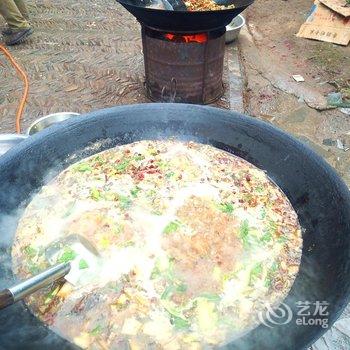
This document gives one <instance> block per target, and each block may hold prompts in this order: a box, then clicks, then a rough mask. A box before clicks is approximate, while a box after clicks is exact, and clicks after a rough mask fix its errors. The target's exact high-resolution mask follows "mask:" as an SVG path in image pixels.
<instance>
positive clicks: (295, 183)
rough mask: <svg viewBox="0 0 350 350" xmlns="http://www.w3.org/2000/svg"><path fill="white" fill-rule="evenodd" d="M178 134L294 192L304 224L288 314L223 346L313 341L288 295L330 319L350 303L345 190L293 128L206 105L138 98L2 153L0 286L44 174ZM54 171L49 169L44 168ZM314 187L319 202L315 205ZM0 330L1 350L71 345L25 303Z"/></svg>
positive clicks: (317, 332)
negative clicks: (284, 320)
mask: <svg viewBox="0 0 350 350" xmlns="http://www.w3.org/2000/svg"><path fill="white" fill-rule="evenodd" d="M174 135H175V137H176V138H179V139H182V140H193V141H197V142H202V143H209V144H212V145H213V146H215V147H217V148H221V149H224V150H226V151H230V150H231V151H234V154H236V155H238V156H240V157H242V158H244V159H246V160H247V161H249V162H251V163H253V164H254V165H256V166H258V167H259V168H262V169H264V170H266V171H267V174H268V175H269V176H270V178H271V179H272V180H273V181H275V182H276V183H277V184H278V185H279V186H280V187H281V189H282V190H283V191H284V193H285V194H286V195H287V197H288V198H289V199H290V201H291V203H292V205H293V207H294V208H295V210H296V211H297V213H298V216H299V220H300V223H301V226H302V227H303V228H305V232H304V233H303V238H304V247H303V255H302V262H301V269H300V272H299V274H298V276H297V278H296V281H295V283H294V285H293V287H292V289H291V291H290V293H289V295H288V296H287V298H286V299H285V301H284V302H285V303H286V304H287V305H289V306H290V308H291V310H292V312H293V318H292V320H291V322H289V323H288V324H284V325H279V326H276V327H274V328H268V327H266V326H263V325H260V326H259V327H257V328H256V329H254V330H252V331H251V332H249V333H247V334H246V335H244V336H243V337H242V338H240V339H238V340H237V341H234V342H232V343H230V344H229V345H227V348H231V347H232V348H236V347H237V346H238V348H240V349H241V348H244V349H254V348H256V346H258V347H259V348H260V349H271V348H278V349H298V348H305V347H307V346H309V345H311V344H312V343H313V342H314V341H316V340H317V339H318V338H319V337H320V336H321V335H322V334H323V333H324V332H325V331H326V330H327V329H323V328H322V327H320V326H296V324H295V318H296V312H297V309H296V306H295V304H294V302H295V301H297V300H300V301H306V300H309V301H317V300H319V301H323V300H326V301H328V302H330V305H329V307H328V311H329V317H328V320H329V326H330V325H331V324H332V323H334V321H335V320H336V319H337V318H338V317H339V315H340V313H341V312H342V310H343V309H344V307H345V306H346V304H347V302H348V301H349V294H350V217H349V216H350V215H349V213H350V194H349V190H348V188H347V186H346V185H345V184H344V183H343V181H342V180H341V179H340V178H339V176H338V175H337V174H336V173H335V171H334V170H333V169H332V168H331V167H330V166H329V165H328V164H327V163H326V162H325V161H324V160H323V159H322V158H321V157H320V156H318V155H317V154H316V153H315V152H313V151H312V150H311V149H310V148H309V147H307V146H305V145H304V144H302V143H301V142H299V141H297V140H296V139H294V138H293V137H291V136H290V135H288V134H286V133H284V132H282V131H281V130H279V129H277V128H276V127H274V126H272V125H270V124H267V123H265V122H262V121H259V120H256V119H253V118H251V117H247V116H244V115H241V114H238V113H234V112H230V111H225V110H220V109H216V108H213V107H208V106H196V105H185V104H141V105H131V106H118V107H113V108H109V109H104V110H98V111H95V112H92V113H89V114H86V115H82V116H77V117H76V118H74V119H72V120H68V121H64V122H62V123H60V124H57V125H54V126H52V127H50V128H49V129H46V130H44V131H43V132H40V133H38V134H36V135H34V136H32V137H30V138H28V139H27V140H24V141H23V142H22V143H20V144H19V145H18V146H16V147H15V148H13V149H12V150H10V151H9V152H8V153H6V154H5V155H3V156H2V157H0V210H1V211H0V287H1V288H4V287H8V286H9V285H11V284H12V283H13V281H14V280H13V276H12V272H11V261H10V255H9V254H10V249H9V248H10V247H11V244H12V242H11V241H12V239H13V236H14V233H15V230H16V224H17V221H18V218H20V216H21V214H22V211H21V210H19V211H17V209H18V208H19V207H20V204H21V203H22V204H23V203H24V202H25V204H28V201H29V199H30V195H32V194H33V193H34V191H35V190H38V189H40V187H41V186H42V185H43V183H44V179H45V180H46V181H47V180H48V179H51V178H53V177H54V176H55V175H57V174H58V173H59V172H61V171H62V170H63V169H64V168H65V167H67V166H69V165H70V164H72V163H74V162H76V161H78V160H80V159H82V158H85V157H88V156H90V155H92V154H94V153H97V152H100V151H102V150H104V149H108V148H110V147H113V146H115V145H116V144H123V143H131V142H134V141H137V140H140V139H162V138H168V137H171V136H174ZM99 140H103V142H101V143H100V147H96V145H95V146H94V145H93V143H94V142H96V141H99ZM79 145H80V146H79ZM86 146H88V147H87V148H84V147H86ZM291 163H292V165H291ZM291 166H293V167H292V168H291ZM52 168H54V169H55V171H53V172H52V171H50V172H49V170H50V169H52ZM308 172H309V173H308ZM309 184H314V185H312V186H310V187H308V185H309ZM303 186H304V187H303ZM292 187H293V188H292ZM14 191H16V192H15V193H14ZM315 194H318V195H319V196H321V198H323V199H324V202H322V203H319V202H318V198H314V197H313V195H315ZM23 201H24V202H23ZM323 205H324V206H323ZM14 210H16V211H17V212H16V214H15V215H14ZM332 229H333V230H334V231H332ZM298 298H299V299H298ZM311 318H312V317H311ZM307 319H308V318H307ZM0 334H1V336H0V339H1V342H0V348H1V346H4V349H17V348H18V349H23V348H26V349H28V348H35V349H46V348H47V347H48V346H50V348H51V349H65V348H67V349H68V348H69V349H74V348H76V347H75V346H74V345H73V344H71V343H69V342H68V341H66V340H64V339H63V338H61V337H59V336H58V335H57V334H56V333H54V332H53V331H51V330H49V329H48V328H47V327H46V326H45V325H44V324H43V323H42V322H41V321H39V319H37V318H35V317H34V316H33V315H32V314H31V313H30V312H29V310H28V309H27V307H26V306H25V304H24V303H23V302H20V303H17V304H16V305H13V306H11V307H9V308H7V309H5V310H1V311H0Z"/></svg>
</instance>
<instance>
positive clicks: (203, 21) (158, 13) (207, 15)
mask: <svg viewBox="0 0 350 350" xmlns="http://www.w3.org/2000/svg"><path fill="white" fill-rule="evenodd" d="M117 1H118V2H120V3H121V4H122V5H123V6H124V7H125V8H126V9H127V10H128V11H129V12H130V13H132V14H133V15H134V16H135V17H136V18H137V19H138V21H139V22H140V23H142V24H145V25H147V26H149V27H153V28H155V29H160V30H164V31H169V32H172V31H174V32H187V33H188V32H190V33H195V32H205V31H210V30H214V29H219V28H224V27H225V26H227V25H228V24H229V23H230V22H231V21H232V19H233V18H234V17H236V16H238V15H239V14H240V13H241V12H242V11H243V10H245V9H246V8H247V7H248V6H249V5H251V4H252V3H253V2H254V0H232V1H230V3H232V4H234V5H235V8H234V9H228V10H219V11H193V12H190V11H168V10H159V9H153V8H149V7H147V4H149V2H150V1H149V0H117ZM218 1H219V0H218Z"/></svg>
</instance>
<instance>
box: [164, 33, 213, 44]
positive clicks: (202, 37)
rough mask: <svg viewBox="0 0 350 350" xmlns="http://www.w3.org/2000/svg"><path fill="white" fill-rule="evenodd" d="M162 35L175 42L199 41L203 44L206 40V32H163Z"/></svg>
mask: <svg viewBox="0 0 350 350" xmlns="http://www.w3.org/2000/svg"><path fill="white" fill-rule="evenodd" d="M164 37H165V38H166V39H167V40H169V41H174V42H176V43H200V44H203V43H205V42H207V41H208V35H207V33H200V34H189V35H181V34H171V33H167V34H164Z"/></svg>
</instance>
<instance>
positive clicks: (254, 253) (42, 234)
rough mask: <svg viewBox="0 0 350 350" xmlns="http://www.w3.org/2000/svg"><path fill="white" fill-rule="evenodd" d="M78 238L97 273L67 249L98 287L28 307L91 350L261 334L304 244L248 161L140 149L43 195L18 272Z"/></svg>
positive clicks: (63, 292)
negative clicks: (91, 250)
mask: <svg viewBox="0 0 350 350" xmlns="http://www.w3.org/2000/svg"><path fill="white" fill-rule="evenodd" d="M74 233H79V234H80V235H83V236H85V237H86V238H87V239H88V240H89V241H90V242H92V243H93V244H94V245H95V246H96V247H97V249H98V250H99V251H100V253H101V256H102V259H101V262H100V264H98V265H97V266H89V264H88V262H87V261H85V260H84V259H82V258H81V257H79V256H77V252H74V250H72V249H71V248H70V247H62V252H61V254H59V255H58V257H57V262H63V261H69V260H72V259H74V261H78V262H79V266H80V268H81V269H82V270H84V271H86V275H87V276H92V275H94V276H96V277H95V278H94V279H93V280H92V281H91V283H88V284H85V285H84V287H82V288H77V287H75V286H73V285H70V284H69V283H67V282H66V283H64V282H62V283H58V284H55V285H53V286H52V287H51V288H49V289H47V290H43V291H40V292H38V293H37V294H35V295H33V296H31V297H29V298H28V299H27V300H26V302H27V304H28V306H29V308H30V309H31V310H32V311H33V313H34V314H35V315H36V316H37V317H39V318H40V319H41V320H42V321H43V322H44V323H46V324H48V325H49V326H50V328H51V329H53V330H54V331H56V332H57V333H59V334H60V335H61V336H63V337H65V338H67V339H68V340H70V341H71V342H73V343H75V344H77V345H79V346H81V347H83V348H91V349H129V348H131V349H144V348H147V349H148V348H149V349H161V348H166V349H197V348H202V347H211V346H215V345H217V344H223V343H225V342H227V341H229V340H231V339H233V338H234V337H237V336H239V335H240V334H241V333H242V332H244V331H247V330H249V329H251V328H252V327H254V326H256V325H257V324H258V321H257V317H256V316H257V313H258V311H259V310H262V309H264V307H265V305H264V304H265V303H269V304H273V305H276V304H278V303H279V302H281V300H282V299H283V298H284V297H285V296H286V294H287V293H288V292H289V290H290V288H291V285H292V284H293V282H294V279H295V276H296V274H297V273H298V269H299V264H300V258H301V248H302V238H301V228H300V225H299V222H298V218H297V214H296V213H295V211H294V210H293V208H292V206H291V204H290V203H289V201H288V199H287V197H286V196H285V195H284V194H283V192H282V191H281V190H280V189H279V188H278V187H277V186H276V185H275V184H274V183H273V182H272V181H271V180H269V178H268V177H267V175H266V174H265V172H264V171H262V170H259V169H258V168H256V167H255V166H253V165H252V164H250V163H248V162H247V161H245V160H243V159H241V158H239V157H236V156H233V155H232V154H229V153H227V152H224V151H222V150H218V149H216V148H214V147H212V146H209V145H202V144H198V143H194V142H188V143H182V142H178V141H174V140H166V141H140V142H135V143H133V144H128V145H123V146H118V147H116V148H113V149H110V150H108V151H104V152H101V153H99V154H97V155H94V156H92V157H90V158H87V159H84V160H82V161H80V162H78V163H76V164H74V165H72V166H70V167H69V168H67V169H66V170H65V171H63V172H62V173H61V174H59V175H58V176H57V177H56V178H55V179H54V180H53V181H52V182H51V183H49V184H48V185H47V186H44V187H43V189H42V190H41V192H40V193H39V194H37V195H36V196H35V197H34V199H33V200H32V202H31V203H30V204H29V205H28V207H27V208H26V210H25V213H24V215H23V217H22V219H21V221H20V223H19V226H18V230H17V235H16V241H15V244H14V248H13V252H12V253H13V259H14V270H15V272H16V273H17V274H18V275H19V276H20V277H21V278H25V277H28V276H29V275H31V274H35V273H37V272H39V271H40V270H42V269H45V268H46V267H48V265H49V262H48V261H47V258H46V255H45V249H46V247H47V246H49V245H50V242H53V241H57V239H58V238H60V237H64V236H67V235H70V234H74Z"/></svg>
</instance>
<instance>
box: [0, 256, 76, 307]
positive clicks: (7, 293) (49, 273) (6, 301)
mask: <svg viewBox="0 0 350 350" xmlns="http://www.w3.org/2000/svg"><path fill="white" fill-rule="evenodd" d="M70 268H71V266H70V263H69V262H68V263H62V264H59V265H56V266H54V267H51V268H49V269H48V270H45V271H43V272H41V273H39V274H38V275H36V276H33V277H31V278H29V279H27V280H26V281H23V282H21V283H19V284H16V285H15V286H12V287H10V288H6V289H4V290H2V291H0V309H3V308H5V307H7V306H9V305H12V304H14V303H16V302H17V301H19V300H22V299H23V298H25V297H27V296H28V295H30V294H32V293H34V292H36V291H37V290H38V289H41V288H43V287H46V286H48V285H49V284H51V283H52V282H54V281H57V280H59V279H60V278H62V277H64V276H65V275H66V274H67V273H68V272H69V271H70Z"/></svg>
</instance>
